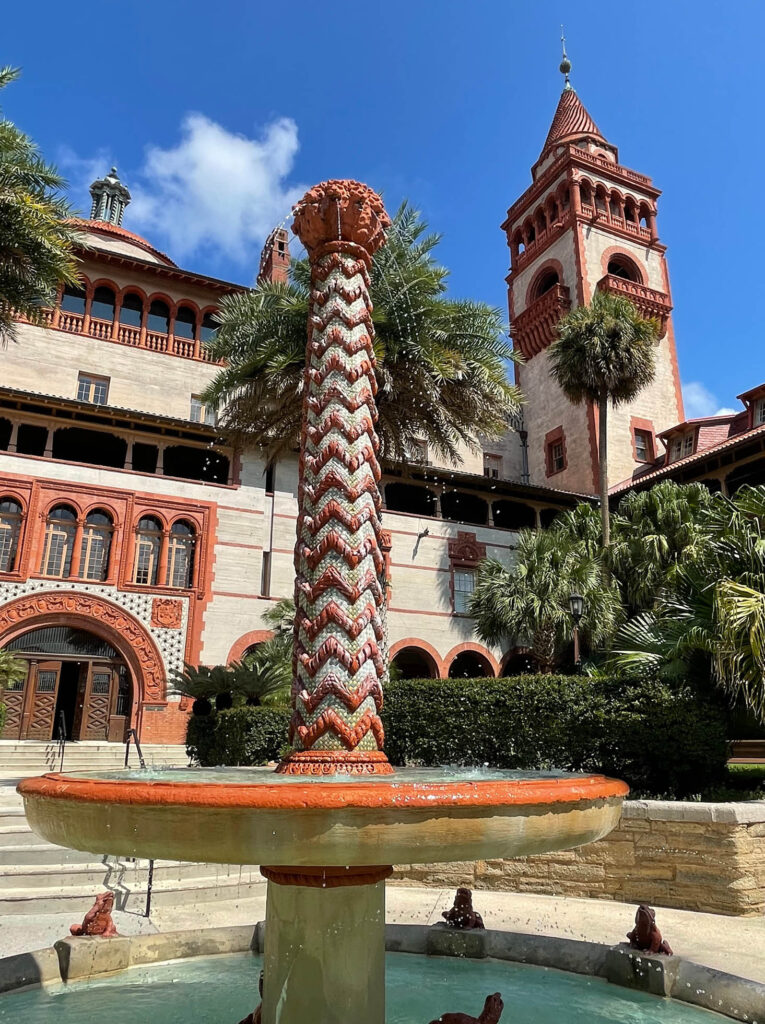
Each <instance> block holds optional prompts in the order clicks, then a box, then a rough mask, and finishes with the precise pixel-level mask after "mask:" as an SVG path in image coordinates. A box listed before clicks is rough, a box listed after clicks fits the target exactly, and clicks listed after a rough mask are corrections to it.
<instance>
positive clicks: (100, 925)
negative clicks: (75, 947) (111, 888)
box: [69, 892, 117, 939]
mask: <svg viewBox="0 0 765 1024" xmlns="http://www.w3.org/2000/svg"><path fill="white" fill-rule="evenodd" d="M113 909H114V893H113V892H102V893H101V895H100V896H96V902H95V903H94V904H93V906H92V907H91V908H90V910H89V911H88V912H87V914H86V915H85V917H84V918H83V919H82V924H73V925H72V926H71V927H70V929H69V931H70V932H71V933H72V935H100V936H101V937H102V938H104V939H107V938H109V937H110V936H111V935H116V934H117V929H116V927H115V925H114V921H113V920H112V910H113Z"/></svg>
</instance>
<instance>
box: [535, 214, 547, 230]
mask: <svg viewBox="0 0 765 1024" xmlns="http://www.w3.org/2000/svg"><path fill="white" fill-rule="evenodd" d="M546 228H547V218H546V217H545V211H544V210H537V231H540V232H541V231H545V230H546Z"/></svg>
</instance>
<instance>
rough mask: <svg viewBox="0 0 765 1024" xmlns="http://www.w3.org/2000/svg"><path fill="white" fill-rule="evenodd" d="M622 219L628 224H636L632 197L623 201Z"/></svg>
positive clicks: (635, 211) (635, 212)
mask: <svg viewBox="0 0 765 1024" xmlns="http://www.w3.org/2000/svg"><path fill="white" fill-rule="evenodd" d="M624 219H625V220H628V221H629V222H630V224H637V210H636V207H635V200H634V199H627V200H625V203H624Z"/></svg>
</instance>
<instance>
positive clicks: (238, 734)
mask: <svg viewBox="0 0 765 1024" xmlns="http://www.w3.org/2000/svg"><path fill="white" fill-rule="evenodd" d="M383 720H384V724H385V730H386V744H385V749H386V751H387V754H388V757H389V758H390V760H391V761H392V763H393V764H397V765H402V764H410V765H425V766H433V765H439V764H460V765H481V764H487V765H490V766H492V767H495V768H519V769H527V770H544V769H553V768H557V769H560V770H563V771H602V772H604V773H605V774H607V775H613V776H616V777H617V778H621V779H624V781H625V782H627V783H629V785H630V786H631V787H632V788H633V789H634V790H635V791H636V793H639V794H640V795H644V796H648V795H661V796H667V797H672V796H673V797H678V798H680V797H686V796H689V795H692V794H696V793H700V792H701V791H702V790H704V789H705V788H706V787H709V786H713V785H717V784H720V783H721V782H722V781H723V780H724V779H725V762H726V759H727V756H728V748H727V741H726V724H727V723H726V715H725V712H724V711H723V710H722V708H721V707H720V705H719V704H718V703H716V702H715V699H714V698H712V699H702V698H700V697H699V696H698V693H696V692H695V691H694V690H692V689H691V688H690V687H688V686H685V685H681V686H675V687H672V686H670V685H669V684H667V683H665V682H661V681H659V680H656V679H653V678H644V679H634V678H633V679H624V678H614V677H598V678H586V677H584V676H553V675H538V676H516V677H514V678H510V679H402V680H398V681H395V682H394V681H391V682H390V683H389V684H388V686H387V687H386V691H385V706H384V708H383ZM288 723H289V710H288V709H286V708H263V707H255V708H248V707H238V708H232V709H230V710H227V711H220V712H217V713H216V712H213V713H212V714H210V715H209V716H206V717H198V716H192V718H191V719H190V720H189V729H188V734H187V749H188V751H189V754H190V755H191V756H192V757H193V758H194V759H195V760H197V761H198V762H199V763H200V764H202V765H206V766H207V765H221V764H226V765H247V764H264V763H265V762H266V761H269V760H272V759H276V758H277V757H278V756H279V753H280V750H281V749H282V747H283V746H284V744H285V743H286V742H287V727H288Z"/></svg>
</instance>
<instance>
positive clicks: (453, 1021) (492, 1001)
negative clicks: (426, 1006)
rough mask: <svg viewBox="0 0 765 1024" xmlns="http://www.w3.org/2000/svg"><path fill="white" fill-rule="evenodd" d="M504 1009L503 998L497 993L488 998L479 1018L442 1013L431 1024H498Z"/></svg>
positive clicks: (463, 1014)
mask: <svg viewBox="0 0 765 1024" xmlns="http://www.w3.org/2000/svg"><path fill="white" fill-rule="evenodd" d="M504 1008H505V1004H504V1003H503V1002H502V996H501V995H500V994H499V992H495V993H494V995H491V996H487V997H486V1002H485V1003H484V1004H483V1009H482V1010H481V1012H480V1014H479V1015H478V1016H477V1017H471V1016H470V1014H469V1013H442V1014H441V1016H440V1017H437V1018H436V1019H435V1020H432V1021H431V1022H430V1024H497V1022H498V1020H499V1018H500V1017H501V1016H502V1011H503V1010H504Z"/></svg>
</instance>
